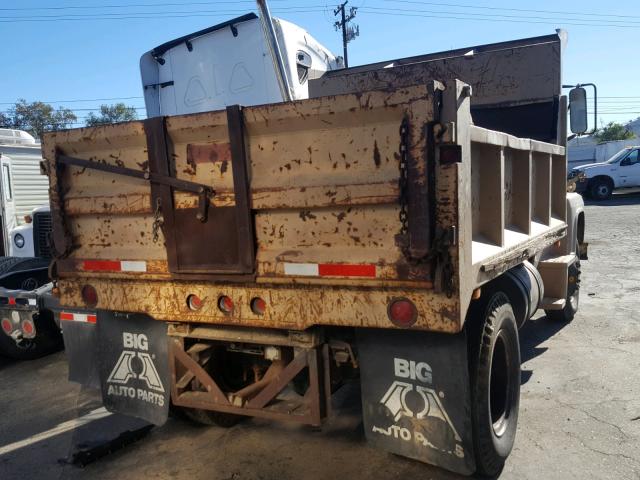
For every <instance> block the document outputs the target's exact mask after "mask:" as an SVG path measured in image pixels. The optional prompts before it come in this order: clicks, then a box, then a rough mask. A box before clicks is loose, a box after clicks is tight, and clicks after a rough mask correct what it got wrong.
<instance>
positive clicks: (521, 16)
mask: <svg viewBox="0 0 640 480" xmlns="http://www.w3.org/2000/svg"><path fill="white" fill-rule="evenodd" d="M362 8H363V9H365V10H382V11H389V9H388V8H387V7H371V6H366V7H362ZM393 11H397V12H409V13H443V14H454V15H466V16H472V17H498V18H508V19H511V18H520V19H522V18H526V19H534V20H554V21H557V20H569V21H581V22H600V23H602V22H603V21H604V22H609V23H621V24H625V23H627V24H628V23H632V24H640V21H634V20H609V19H606V20H599V19H598V20H591V19H588V18H564V19H563V18H561V17H557V16H554V17H539V16H530V15H526V16H523V15H507V14H497V13H475V12H451V11H446V10H415V9H406V8H400V9H394V10H393Z"/></svg>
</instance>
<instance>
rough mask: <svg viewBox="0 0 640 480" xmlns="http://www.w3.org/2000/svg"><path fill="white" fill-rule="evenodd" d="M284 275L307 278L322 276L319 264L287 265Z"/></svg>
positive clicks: (285, 265)
mask: <svg viewBox="0 0 640 480" xmlns="http://www.w3.org/2000/svg"><path fill="white" fill-rule="evenodd" d="M284 274H285V275H300V276H305V277H317V276H319V275H320V273H319V271H318V264H317V263H285V264H284Z"/></svg>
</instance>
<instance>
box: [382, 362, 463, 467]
mask: <svg viewBox="0 0 640 480" xmlns="http://www.w3.org/2000/svg"><path fill="white" fill-rule="evenodd" d="M393 361H394V373H395V376H396V378H401V379H402V380H395V381H394V382H393V383H392V384H391V386H390V387H389V388H388V389H387V391H386V393H385V394H384V395H383V397H382V398H381V400H380V403H381V404H382V405H384V406H385V407H386V408H387V410H388V411H389V413H390V414H391V416H392V417H393V421H394V422H395V424H393V425H390V426H388V427H378V426H375V425H374V426H373V428H372V431H373V432H374V433H379V434H382V435H385V436H389V437H394V438H397V439H400V440H404V441H407V442H410V441H414V442H416V443H418V444H420V445H423V446H425V447H430V448H434V449H436V450H441V451H442V450H445V451H448V452H449V453H454V454H455V455H456V456H458V457H463V456H464V450H463V449H462V446H461V442H462V440H461V438H460V435H459V434H458V432H457V430H456V428H455V427H454V425H453V423H452V422H451V419H450V418H449V415H448V414H447V412H446V410H445V408H444V406H443V404H442V401H441V396H443V394H442V393H440V394H438V393H437V392H436V391H435V389H434V388H432V382H433V377H432V373H433V372H432V370H431V366H430V365H429V364H427V363H426V362H415V361H413V360H405V359H402V358H394V359H393ZM406 380H410V381H411V382H409V381H406ZM429 417H431V418H434V419H439V420H441V422H442V423H443V424H444V425H446V426H447V428H448V429H449V435H448V436H451V437H453V438H452V439H453V440H454V442H455V447H454V448H453V449H449V448H446V447H445V448H442V447H437V446H436V445H434V444H433V443H432V442H431V441H430V440H429V435H428V433H427V432H426V431H424V430H422V429H419V428H418V427H419V424H416V422H415V420H424V419H428V418H429ZM403 419H411V420H410V421H409V422H403V423H404V424H407V423H409V424H410V426H411V427H412V428H407V427H404V426H402V425H399V424H398V423H399V422H401V421H402V420H403Z"/></svg>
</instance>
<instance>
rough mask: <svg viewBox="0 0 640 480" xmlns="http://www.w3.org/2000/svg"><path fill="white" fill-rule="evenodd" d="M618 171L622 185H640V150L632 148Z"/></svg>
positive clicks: (621, 162)
mask: <svg viewBox="0 0 640 480" xmlns="http://www.w3.org/2000/svg"><path fill="white" fill-rule="evenodd" d="M617 173H618V178H619V179H620V185H619V186H620V187H640V150H637V149H636V150H631V152H629V154H628V155H627V156H626V157H625V158H623V159H622V160H621V161H620V167H619V168H618V172H617Z"/></svg>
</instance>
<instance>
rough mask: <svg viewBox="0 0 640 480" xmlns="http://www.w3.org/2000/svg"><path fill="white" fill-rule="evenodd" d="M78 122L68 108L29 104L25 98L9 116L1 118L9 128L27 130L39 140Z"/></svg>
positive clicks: (17, 103)
mask: <svg viewBox="0 0 640 480" xmlns="http://www.w3.org/2000/svg"><path fill="white" fill-rule="evenodd" d="M76 120H77V117H76V116H75V114H74V113H73V111H71V110H69V109H68V108H64V107H58V109H57V110H56V109H54V108H53V107H52V106H51V105H49V104H48V103H43V102H31V103H29V102H27V101H26V100H25V99H24V98H21V99H19V100H18V101H17V102H16V103H15V105H14V106H13V107H12V108H10V109H9V112H8V114H7V115H3V116H2V118H0V122H1V123H2V124H3V125H4V126H6V127H7V128H15V129H18V130H26V131H27V132H29V133H30V134H31V135H33V136H34V137H38V138H40V136H41V135H42V134H43V133H44V132H48V131H50V130H60V129H62V128H69V127H70V126H71V125H73V122H75V121H76Z"/></svg>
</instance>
